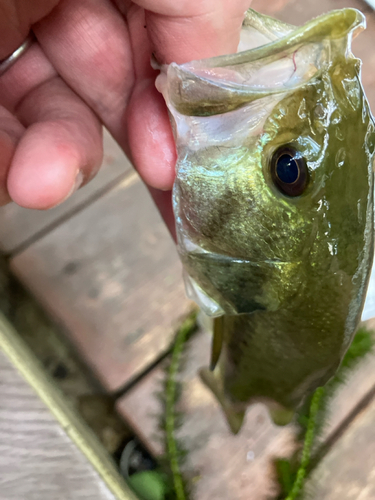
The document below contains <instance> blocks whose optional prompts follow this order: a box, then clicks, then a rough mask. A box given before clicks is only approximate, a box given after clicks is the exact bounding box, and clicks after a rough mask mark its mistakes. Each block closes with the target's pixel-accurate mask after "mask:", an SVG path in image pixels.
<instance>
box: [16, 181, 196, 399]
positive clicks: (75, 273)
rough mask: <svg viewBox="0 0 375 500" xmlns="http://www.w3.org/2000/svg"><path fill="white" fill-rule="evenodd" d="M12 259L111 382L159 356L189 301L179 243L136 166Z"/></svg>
mask: <svg viewBox="0 0 375 500" xmlns="http://www.w3.org/2000/svg"><path fill="white" fill-rule="evenodd" d="M11 267H12V269H13V271H14V272H15V273H16V275H17V276H18V277H19V278H20V279H21V281H22V282H23V283H24V284H25V285H27V286H28V287H29V288H30V289H31V291H32V292H34V293H35V295H36V297H37V298H38V300H40V302H41V303H42V304H43V305H44V306H45V307H46V308H47V310H48V311H50V312H51V313H52V314H53V315H54V317H56V318H57V319H58V321H59V322H60V323H62V324H63V325H64V326H65V328H66V330H67V332H68V335H69V338H70V339H71V340H72V341H73V343H74V345H75V346H77V347H78V348H79V350H80V352H81V354H82V355H83V357H84V359H85V360H86V361H87V362H88V363H89V364H90V366H91V367H92V369H93V370H94V371H95V373H96V374H97V376H98V377H99V378H100V380H101V382H102V383H103V384H104V386H105V387H106V388H107V389H109V390H116V389H118V388H120V387H121V386H122V385H124V384H127V383H128V382H129V381H131V380H133V379H134V377H136V376H137V375H138V374H140V373H141V372H142V371H143V370H144V369H145V368H146V367H147V366H148V365H149V364H150V363H153V362H154V361H155V359H157V358H158V356H160V355H161V354H162V353H163V352H164V351H165V350H166V349H167V347H168V346H169V343H170V340H171V338H172V335H173V333H174V330H175V327H176V325H177V324H179V322H180V318H181V317H183V316H184V315H185V314H187V313H188V312H189V311H190V308H191V304H190V302H189V301H188V300H187V299H186V298H185V292H184V287H183V283H182V278H181V265H180V263H179V260H178V257H177V254H176V250H175V245H174V243H173V241H172V240H171V238H170V236H169V234H168V232H167V229H166V228H165V226H164V223H163V221H162V220H161V218H160V216H159V214H158V212H157V210H156V208H155V206H154V204H153V202H152V201H151V198H150V196H149V194H148V192H147V191H146V189H145V187H144V186H143V184H142V183H141V182H140V181H139V180H138V177H137V176H136V174H133V176H132V177H131V178H127V180H125V181H124V182H123V183H122V184H119V185H118V186H117V187H116V188H115V189H113V190H112V191H111V192H110V193H108V194H107V195H106V196H103V197H102V198H101V199H99V200H98V201H96V202H95V203H93V204H91V205H90V206H89V207H87V208H86V209H85V210H83V211H81V212H80V213H79V214H77V215H76V216H74V217H72V218H71V219H69V220H68V221H67V222H66V223H64V224H62V225H61V226H59V227H58V228H56V229H55V230H54V231H52V232H51V233H49V234H48V235H46V236H45V237H44V238H42V239H40V240H39V241H38V242H36V243H35V244H33V245H32V246H31V247H30V248H28V249H27V250H25V251H24V252H22V253H20V254H18V255H17V256H16V257H14V258H13V259H12V261H11Z"/></svg>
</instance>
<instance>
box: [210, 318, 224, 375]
mask: <svg viewBox="0 0 375 500" xmlns="http://www.w3.org/2000/svg"><path fill="white" fill-rule="evenodd" d="M223 335H224V317H223V316H220V317H219V318H215V319H214V327H213V337H212V346H211V362H210V370H211V371H214V369H215V366H216V365H217V362H218V361H219V358H220V354H221V349H222V347H223Z"/></svg>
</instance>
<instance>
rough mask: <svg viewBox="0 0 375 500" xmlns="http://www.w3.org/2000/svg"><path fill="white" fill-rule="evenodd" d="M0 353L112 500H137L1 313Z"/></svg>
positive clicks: (99, 444)
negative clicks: (111, 494) (80, 455)
mask: <svg viewBox="0 0 375 500" xmlns="http://www.w3.org/2000/svg"><path fill="white" fill-rule="evenodd" d="M0 349H1V350H2V351H3V352H4V353H5V355H6V356H7V357H8V359H9V360H10V361H11V362H12V363H13V365H14V366H15V368H16V369H17V370H18V371H19V372H20V373H21V375H22V376H23V378H24V379H25V380H26V382H27V383H28V384H29V385H30V386H31V387H32V388H33V389H34V391H35V392H36V393H37V395H38V396H39V398H40V399H41V400H42V401H43V402H44V404H45V405H46V406H47V407H48V409H49V410H50V411H51V413H52V414H53V416H54V417H55V419H56V420H57V421H58V422H59V424H60V426H61V427H62V429H63V430H64V431H65V433H66V434H67V435H68V436H69V438H70V439H71V440H72V441H73V442H74V444H75V445H76V446H77V447H78V448H79V449H80V451H81V452H82V453H83V454H84V455H85V457H86V458H87V460H88V461H89V462H90V463H91V465H92V466H93V468H94V469H95V470H96V471H97V473H98V474H99V476H100V477H101V479H102V480H103V481H104V483H105V484H106V486H108V489H109V490H110V491H111V492H112V493H113V494H114V496H115V497H116V499H117V500H138V498H137V497H136V496H135V494H134V493H133V492H132V491H131V490H130V488H129V486H128V485H127V484H126V482H125V479H123V478H122V477H121V475H120V473H119V472H118V471H117V469H116V466H115V464H114V463H113V462H112V460H111V458H110V456H109V455H108V454H107V452H106V450H105V449H104V448H103V446H102V444H101V443H100V442H99V440H98V439H97V438H96V436H95V435H94V433H93V432H92V431H91V430H90V429H89V428H88V427H87V425H86V424H85V422H84V421H83V420H81V418H80V416H79V414H78V413H77V412H76V411H75V410H74V409H73V408H72V407H70V406H69V404H68V403H67V401H66V400H65V398H64V396H63V394H62V393H61V392H60V390H59V389H58V388H57V387H56V386H55V385H54V384H53V382H52V381H51V380H50V378H49V376H48V375H47V374H46V373H45V372H44V370H43V368H42V366H41V365H40V364H39V362H38V360H37V358H35V356H34V354H33V353H32V352H31V350H30V349H29V348H28V347H27V345H26V344H25V343H24V342H23V340H22V339H21V338H20V336H19V335H18V334H17V331H16V330H15V329H14V327H13V326H12V325H11V324H10V323H9V322H8V321H7V319H6V318H5V317H4V315H3V314H2V313H0Z"/></svg>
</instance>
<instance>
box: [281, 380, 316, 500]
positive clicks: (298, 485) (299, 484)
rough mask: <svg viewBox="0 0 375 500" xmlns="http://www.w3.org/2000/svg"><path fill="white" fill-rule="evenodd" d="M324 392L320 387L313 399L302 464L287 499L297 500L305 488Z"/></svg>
mask: <svg viewBox="0 0 375 500" xmlns="http://www.w3.org/2000/svg"><path fill="white" fill-rule="evenodd" d="M323 394H324V388H323V387H319V388H318V389H317V390H316V391H315V393H314V396H313V398H312V400H311V404H310V415H309V421H308V424H307V429H306V435H305V441H304V443H303V450H302V458H301V465H300V466H299V469H298V471H297V477H296V480H295V481H294V484H293V488H292V491H291V492H290V493H289V495H288V497H287V498H286V500H295V499H296V498H297V496H298V495H299V493H300V492H301V490H302V488H303V483H304V480H305V476H306V470H307V467H308V465H309V463H310V459H311V449H312V445H313V442H314V435H315V429H316V417H317V414H318V411H319V408H320V403H321V400H322V397H323Z"/></svg>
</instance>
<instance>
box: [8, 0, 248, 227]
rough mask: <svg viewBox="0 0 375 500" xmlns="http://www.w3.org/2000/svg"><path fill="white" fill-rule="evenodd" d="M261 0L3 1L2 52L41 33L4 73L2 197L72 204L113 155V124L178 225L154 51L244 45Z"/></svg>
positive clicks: (167, 56)
mask: <svg viewBox="0 0 375 500" xmlns="http://www.w3.org/2000/svg"><path fill="white" fill-rule="evenodd" d="M249 4H250V0H136V1H134V2H132V1H129V0H116V1H115V2H111V1H110V0H81V1H80V2H76V1H75V0H61V1H59V0H34V1H33V2H29V1H28V0H18V1H17V0H0V13H1V15H0V33H1V39H0V59H2V58H4V57H6V56H7V55H8V54H9V53H11V52H12V51H14V50H15V49H16V48H17V47H18V46H19V45H20V44H21V43H22V41H23V40H24V39H25V38H26V36H27V34H28V32H29V29H30V27H31V26H32V27H33V31H34V33H35V35H36V38H37V42H36V43H34V44H33V45H32V46H31V47H30V48H29V49H28V51H27V52H26V53H25V54H24V55H23V56H22V57H21V58H20V59H19V60H18V61H17V62H16V64H15V65H14V66H13V67H11V68H10V69H9V70H8V71H7V72H6V73H5V74H4V75H3V76H2V77H1V78H0V204H5V203H6V202H8V201H9V200H10V199H13V200H14V201H15V202H16V203H18V204H19V205H21V206H24V207H27V208H37V209H46V208H50V207H53V206H55V205H57V204H59V203H61V202H62V201H63V200H64V199H66V198H67V197H68V196H69V195H70V194H71V193H72V192H73V191H74V190H75V189H77V188H78V187H80V186H81V185H83V184H84V183H86V182H87V181H88V180H90V179H91V178H92V177H93V176H94V175H95V173H96V171H97V170H98V168H99V166H100V163H101V159H102V137H101V124H104V125H105V126H106V127H107V128H108V129H109V131H110V133H111V134H112V135H113V137H114V138H115V139H116V140H117V142H118V143H119V144H120V146H121V147H122V148H123V149H124V151H125V152H126V153H127V154H128V156H129V157H130V159H131V160H132V161H133V163H134V165H135V167H136V168H137V170H138V172H139V173H140V175H141V177H142V178H143V180H144V181H145V183H146V184H147V185H148V186H149V187H150V190H151V192H152V194H153V195H154V198H155V200H156V202H157V204H158V206H159V208H160V210H161V212H162V214H163V215H164V217H165V219H166V220H167V223H168V225H169V226H170V227H173V218H172V216H171V212H170V204H169V199H170V194H169V193H168V192H167V193H161V192H160V191H158V190H160V189H161V190H165V191H168V190H170V189H171V187H172V184H173V180H174V166H175V161H176V153H175V146H174V141H173V136H172V132H171V128H170V124H169V119H168V114H167V110H166V106H165V104H164V101H163V98H162V97H161V95H160V94H158V92H157V91H156V89H155V85H154V81H155V77H156V74H157V73H156V72H155V71H154V70H153V69H152V68H151V66H150V59H151V54H152V53H154V54H155V55H156V58H157V59H158V61H159V62H161V63H169V62H172V61H176V62H179V63H182V62H186V61H189V60H193V59H200V58H204V57H212V56H215V55H220V54H224V53H230V52H235V50H236V47H237V44H238V40H239V33H240V28H241V23H242V19H243V16H244V13H245V11H246V9H247V8H248V7H249Z"/></svg>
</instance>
